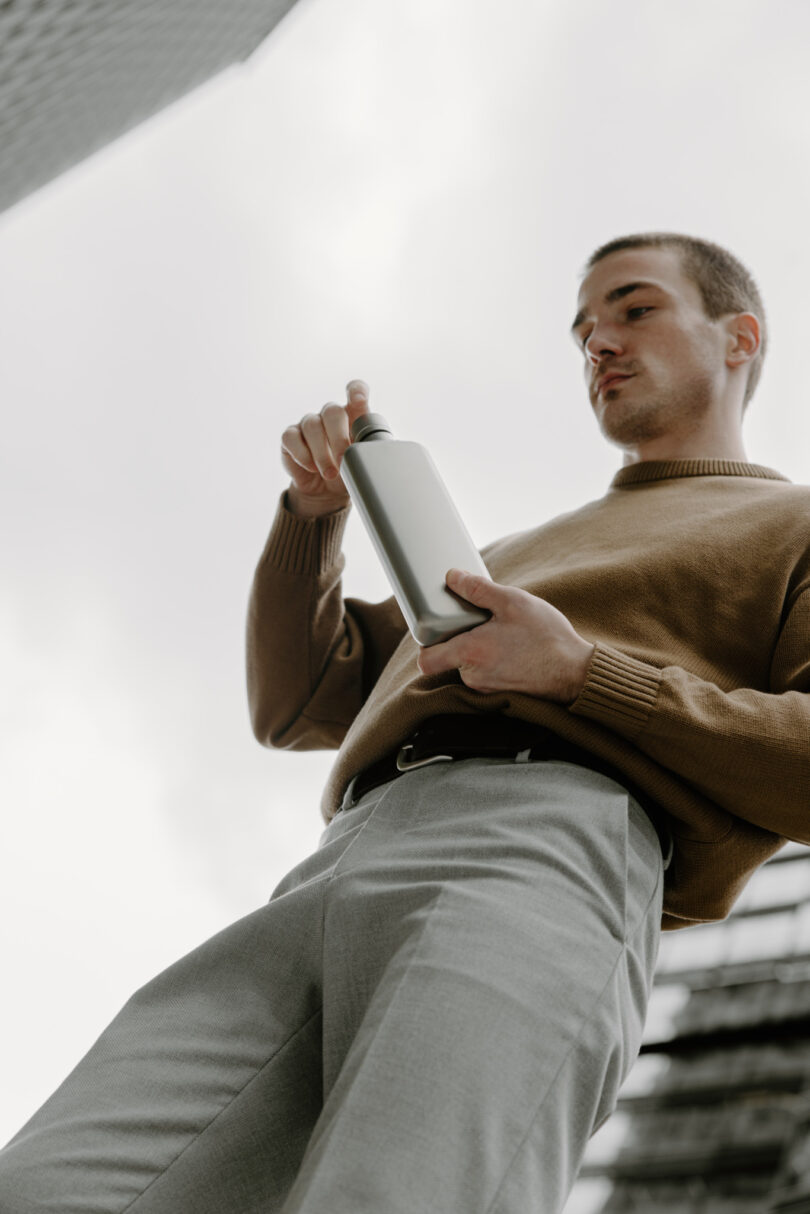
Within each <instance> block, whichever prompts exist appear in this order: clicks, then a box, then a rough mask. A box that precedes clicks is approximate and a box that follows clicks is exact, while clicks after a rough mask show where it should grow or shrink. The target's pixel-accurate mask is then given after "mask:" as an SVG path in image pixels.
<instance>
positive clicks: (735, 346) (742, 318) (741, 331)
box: [726, 312, 761, 367]
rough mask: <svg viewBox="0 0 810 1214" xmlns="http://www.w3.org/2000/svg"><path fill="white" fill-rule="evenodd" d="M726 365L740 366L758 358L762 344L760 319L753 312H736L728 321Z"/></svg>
mask: <svg viewBox="0 0 810 1214" xmlns="http://www.w3.org/2000/svg"><path fill="white" fill-rule="evenodd" d="M726 331H727V334H728V339H727V343H726V366H727V367H739V366H742V364H743V363H748V362H751V360H752V359H753V358H756V355H757V351H758V350H759V344H760V340H761V339H760V330H759V321H758V320H757V318H756V316H755V315H754V313H753V312H736V313H735V314H734V315H733V316H729V318H728V320H727V321H726Z"/></svg>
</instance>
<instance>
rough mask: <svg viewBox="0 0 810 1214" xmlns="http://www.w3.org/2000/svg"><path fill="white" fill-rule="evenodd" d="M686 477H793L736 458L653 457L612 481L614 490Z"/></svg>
mask: <svg viewBox="0 0 810 1214" xmlns="http://www.w3.org/2000/svg"><path fill="white" fill-rule="evenodd" d="M686 476H755V477H757V478H758V479H759V480H766V481H788V482H789V477H787V476H783V475H782V473H781V472H776V471H774V469H773V468H765V467H763V465H762V464H747V463H744V462H743V461H742V460H734V459H652V460H644V461H642V462H641V463H640V464H628V466H627V467H626V468H620V469H619V471H618V472H617V473H616V475H615V476H614V478H613V480H612V481H611V482H610V487H611V489H624V488H626V487H627V486H628V485H640V484H644V483H645V482H647V481H663V480H674V479H677V478H680V477H686Z"/></svg>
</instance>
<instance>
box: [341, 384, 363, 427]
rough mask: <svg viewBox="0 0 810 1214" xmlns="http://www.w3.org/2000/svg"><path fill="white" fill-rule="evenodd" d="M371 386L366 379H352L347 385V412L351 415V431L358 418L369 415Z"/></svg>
mask: <svg viewBox="0 0 810 1214" xmlns="http://www.w3.org/2000/svg"><path fill="white" fill-rule="evenodd" d="M368 398H369V386H368V384H367V383H366V381H365V380H364V379H350V380H349V382H348V383H347V384H346V401H347V404H346V412H347V413H348V415H349V430H351V428H352V425H353V423H354V422H355V421H356V420H357V418H358V417H362V416H363V414H364V413H368V411H369V408H368Z"/></svg>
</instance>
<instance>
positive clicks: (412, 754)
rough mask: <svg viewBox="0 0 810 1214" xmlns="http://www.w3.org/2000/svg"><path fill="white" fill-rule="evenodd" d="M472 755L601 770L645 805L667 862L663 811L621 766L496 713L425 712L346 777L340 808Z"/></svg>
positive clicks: (668, 848)
mask: <svg viewBox="0 0 810 1214" xmlns="http://www.w3.org/2000/svg"><path fill="white" fill-rule="evenodd" d="M473 758H480V759H486V758H512V759H515V760H517V761H523V762H542V761H544V760H545V761H551V760H555V759H556V760H560V761H562V762H565V763H575V764H577V765H578V766H580V767H587V768H588V769H589V770H591V771H597V772H600V773H601V774H602V775H605V776H607V777H608V778H609V779H611V780H614V781H615V782H616V783H617V784H619V785H621V787H622V788H625V789H626V790H627V792H628V793H629V794H630V795H631V796H632V797H633V799H634V800H635V801H637V802H638V804H639V805H640V806H641V808H642V809H643V810H644V811H645V813H646V814H647V816H648V817H649V818H650V820H651V822H652V824H653V826H654V827H655V829H656V832H657V834H658V839H659V842H660V844H661V851H662V854H663V856H664V859H665V867H666V866H667V865H668V863H669V860H670V858H671V854H672V837H671V834H670V830H669V825H668V821H667V815H666V813H665V811H664V810H662V809H661V808H660V807H659V806H658V805H657V804H656V803H655V802H654V801H652V800H651V798H650V797H649V796H648V795H647V794H646V793H645V792H643V791H642V790H641V789H639V788H638V787H637V786H636V785H635V784H634V783H633V782H632V781H631V780H629V779H628V777H627V776H626V775H625V774H624V773H623V772H621V771H619V769H618V768H617V767H615V766H614V765H613V764H612V763H609V762H607V760H605V759H602V758H600V757H599V756H598V755H594V754H591V752H590V751H588V750H585V749H584V748H583V747H581V746H578V745H577V744H576V743H574V742H569V741H568V740H567V739H565V738H561V737H560V736H559V735H558V734H555V733H553V732H552V731H551V730H550V729H546V728H544V727H543V726H540V725H533V724H532V723H531V722H529V721H521V720H518V719H516V718H514V717H505V716H503V715H502V714H500V713H490V714H479V713H476V714H472V713H444V714H442V715H439V716H434V717H429V718H427V719H426V720H425V721H423V722H422V723H421V724H420V726H419V728H418V729H417V730H416V731H415V732H414V733H413V734H412V735H411V736H410V737H409V738H408V739H407V740H406V741H405V742H404V743H403V745H402V746H401V747H400V748H399V750H398V751H391V752H390V753H389V754H387V755H385V756H384V757H383V758H382V759H379V760H378V761H377V762H376V763H372V764H371V765H370V766H369V767H367V768H365V769H364V770H363V771H361V772H359V773H358V774H357V775H356V776H355V777H354V778H353V779H352V780H351V781H350V783H349V786H348V788H347V789H346V794H345V796H344V800H343V805H342V807H341V808H342V809H348V808H351V806H353V805H356V804H357V802H358V801H359V800H360V798H361V797H363V796H365V794H366V793H367V792H371V791H372V789H374V788H377V787H379V786H380V785H381V784H387V783H388V782H389V781H391V780H395V779H397V778H398V777H399V776H401V775H404V774H405V773H406V772H408V771H413V770H414V769H416V768H419V767H427V766H428V765H430V764H433V763H447V762H452V761H453V760H458V759H473Z"/></svg>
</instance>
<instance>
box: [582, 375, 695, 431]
mask: <svg viewBox="0 0 810 1214" xmlns="http://www.w3.org/2000/svg"><path fill="white" fill-rule="evenodd" d="M710 404H711V390H710V385H709V383H708V381H707V380H705V379H697V380H695V381H693V382H691V383H689V384H681V385H679V387H677V388H672V389H669V390H664V391H662V392H661V393H659V394H657V395H655V396H647V397H639V398H636V399H635V400H633V399H627V400H625V399H622V393H621V389H620V388H618V389H614V390H612V391H611V389H608V391H607V394H606V396H605V402H604V405H603V407H602V412H601V414H600V416H599V429H600V430H601V431H602V434H603V435H604V436H605V438H606V439H607V440H608V442H611V443H613V444H614V445H616V446H618V447H635V446H639V445H640V444H641V443H650V442H654V441H655V440H656V439H659V438H663V437H664V436H665V435H667V434H671V433H672V431H673V428H674V427H675V426H677V428H678V429H679V430H680V431H682V432H688V431H690V430H692V429H694V428H696V427H697V426H698V424H700V423H701V422H702V421H703V419H704V418H705V416H706V413H707V411H708V409H709V406H710Z"/></svg>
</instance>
